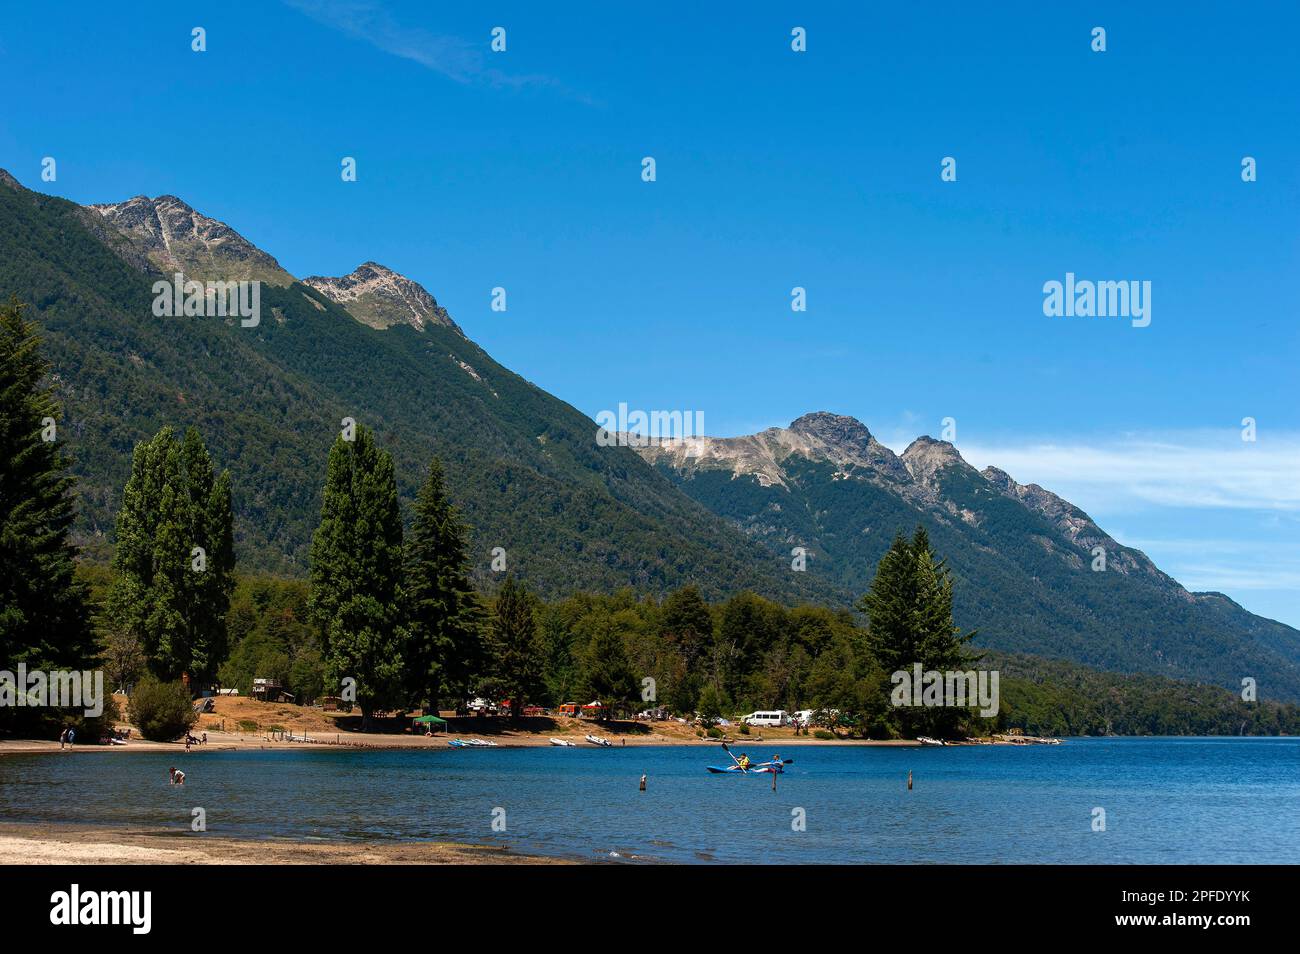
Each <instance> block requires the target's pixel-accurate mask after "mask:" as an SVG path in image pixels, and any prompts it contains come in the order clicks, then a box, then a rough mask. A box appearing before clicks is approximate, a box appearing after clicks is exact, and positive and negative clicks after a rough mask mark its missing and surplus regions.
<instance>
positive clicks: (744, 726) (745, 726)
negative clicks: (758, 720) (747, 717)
mask: <svg viewBox="0 0 1300 954" xmlns="http://www.w3.org/2000/svg"><path fill="white" fill-rule="evenodd" d="M736 731H737V732H739V733H740V734H741V735H749V723H748V722H742V723H740V728H739V729H737V730H736Z"/></svg>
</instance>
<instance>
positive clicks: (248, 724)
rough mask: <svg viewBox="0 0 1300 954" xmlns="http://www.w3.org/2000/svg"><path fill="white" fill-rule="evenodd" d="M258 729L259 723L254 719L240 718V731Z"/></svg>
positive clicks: (254, 730)
mask: <svg viewBox="0 0 1300 954" xmlns="http://www.w3.org/2000/svg"><path fill="white" fill-rule="evenodd" d="M257 730H258V725H257V723H256V722H254V721H253V720H252V719H240V720H239V731H240V732H256V731H257Z"/></svg>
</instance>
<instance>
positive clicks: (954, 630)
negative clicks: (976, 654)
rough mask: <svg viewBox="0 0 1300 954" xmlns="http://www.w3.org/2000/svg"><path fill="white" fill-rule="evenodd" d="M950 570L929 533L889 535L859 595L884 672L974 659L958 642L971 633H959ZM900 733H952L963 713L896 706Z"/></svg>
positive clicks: (959, 666)
mask: <svg viewBox="0 0 1300 954" xmlns="http://www.w3.org/2000/svg"><path fill="white" fill-rule="evenodd" d="M952 586H953V585H952V575H951V574H950V572H949V571H948V568H947V566H945V565H944V563H943V561H941V560H938V559H936V557H935V555H934V553H933V551H932V550H931V549H930V538H929V535H928V534H927V533H926V532H925V529H924V528H923V527H917V529H916V533H915V534H914V535H913V537H912V539H911V540H910V541H909V540H907V539H906V538H904V537H903V536H902V535H901V534H899V535H898V536H896V537H894V541H893V543H892V544H890V547H889V550H888V552H887V553H886V554H885V555H884V557H883V558H882V559H881V561H880V565H879V567H878V569H877V571H876V576H875V579H873V580H872V581H871V589H870V591H869V592H868V593H866V594H865V595H864V596H863V597H862V598H861V599H860V600H859V601H858V608H859V609H860V610H862V612H864V613H865V614H866V616H867V621H868V625H867V640H868V645H869V647H870V650H871V654H872V655H873V656H874V657H875V660H876V662H877V663H878V665H879V666H880V668H881V669H882V670H883V671H884V672H885V673H886V674H891V675H892V674H893V673H896V672H905V673H907V674H908V678H909V679H911V678H912V676H913V672H914V666H915V665H916V664H917V663H919V664H920V665H921V671H922V672H923V673H924V672H929V671H932V670H933V671H938V672H946V671H954V670H963V669H964V668H965V667H966V666H968V665H970V664H971V663H972V662H974V658H972V657H970V656H968V655H967V653H966V652H965V651H964V649H963V648H962V647H963V646H964V644H965V643H967V642H969V641H970V640H971V639H972V638H973V637H974V636H975V634H974V633H973V632H971V633H967V634H966V635H964V636H963V635H961V630H960V629H959V628H958V627H957V625H956V624H955V623H954V622H953V617H952ZM896 715H897V719H898V724H899V725H900V727H901V729H902V731H903V733H904V734H905V735H911V734H915V733H916V732H918V731H919V732H929V733H932V734H951V733H952V732H954V731H955V729H956V727H957V725H958V723H959V722H960V721H961V720H962V719H963V718H965V717H966V716H967V715H968V713H967V712H966V711H965V710H958V709H953V708H951V707H947V706H941V707H925V708H912V707H898V708H897V709H896Z"/></svg>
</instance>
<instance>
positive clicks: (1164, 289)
mask: <svg viewBox="0 0 1300 954" xmlns="http://www.w3.org/2000/svg"><path fill="white" fill-rule="evenodd" d="M981 6H982V5H981ZM996 7H997V9H996V10H987V9H981V8H978V7H977V6H976V5H971V4H956V3H953V4H943V3H940V4H916V5H911V4H892V5H885V4H859V3H855V4H848V3H845V4H831V3H823V4H816V5H815V7H814V9H813V12H811V13H803V12H793V11H794V10H795V9H796V5H791V4H777V3H753V4H746V5H744V6H743V7H742V6H740V5H730V4H710V5H702V4H671V3H667V4H655V5H652V6H650V7H644V6H640V5H633V4H609V3H572V4H562V5H555V4H545V5H543V4H536V3H518V4H493V3H475V4H470V3H463V4H435V3H425V2H421V3H398V2H384V3H379V2H373V3H371V2H360V0H358V2H343V0H319V2H311V0H294V2H285V3H275V2H269V0H268V2H260V3H230V2H222V3H215V2H214V3H186V4H175V3H165V4H163V3H159V4H147V3H142V4H139V5H137V7H135V8H133V9H134V10H135V12H134V13H133V15H132V16H130V17H129V18H128V17H124V16H122V15H121V14H120V13H118V12H117V11H116V10H115V9H114V8H113V5H109V4H101V3H75V4H68V3H50V4H24V5H16V6H11V7H10V9H8V10H7V12H6V15H5V18H4V21H3V23H0V83H2V84H3V86H4V88H5V89H6V91H7V93H8V95H7V96H6V97H5V102H4V105H3V107H0V167H4V168H6V169H8V170H9V171H11V172H12V173H14V174H15V175H16V176H17V177H18V178H19V179H20V180H21V181H22V182H24V184H27V185H28V186H30V187H33V188H38V189H40V190H42V191H46V192H52V193H55V194H59V195H64V196H67V197H68V198H71V199H74V200H76V201H79V202H103V201H110V200H116V199H122V198H125V197H128V196H131V195H136V194H140V193H147V194H149V195H159V194H163V193H173V194H176V195H179V196H181V197H182V198H184V199H185V200H186V201H188V202H190V203H191V204H192V205H194V206H195V207H196V208H198V209H200V210H201V211H203V212H205V213H206V214H209V215H212V216H214V217H216V218H219V219H222V220H223V221H226V222H228V223H229V224H230V225H232V226H233V227H234V228H235V229H237V230H238V231H240V232H241V233H243V234H244V235H245V236H247V237H248V238H249V239H250V240H252V241H254V242H255V243H257V244H258V245H259V246H261V247H262V248H264V249H266V250H267V251H269V252H270V253H271V254H273V255H275V256H276V257H277V258H278V259H279V260H280V262H281V264H282V265H284V266H285V267H286V268H287V269H288V270H289V271H291V272H293V273H294V274H296V275H299V276H303V275H309V274H326V275H338V274H343V273H346V272H348V271H350V270H351V269H352V268H354V267H355V266H356V265H357V264H359V263H361V262H363V261H366V260H369V259H373V260H376V261H379V262H382V263H383V264H386V265H388V266H390V267H392V268H394V269H396V270H398V271H400V272H402V273H404V274H406V275H409V276H411V277H412V278H415V279H417V280H418V281H420V282H421V283H422V284H424V285H425V286H426V287H427V288H428V289H429V290H430V291H431V292H432V293H433V294H434V295H435V296H436V297H437V298H438V299H439V301H440V302H441V303H442V304H443V305H444V306H445V307H447V308H448V309H449V310H450V311H451V313H452V314H453V316H454V317H455V318H456V319H457V321H458V322H460V324H461V325H462V326H463V327H464V328H465V330H466V332H467V333H468V334H469V335H470V336H471V337H472V338H474V339H475V340H476V341H478V342H479V343H480V344H481V345H483V346H484V347H485V348H486V349H487V350H488V351H489V352H490V353H491V354H492V355H493V356H494V357H496V358H497V359H498V360H499V361H501V362H502V363H503V364H505V365H507V366H509V367H511V368H513V369H514V370H516V371H518V372H520V373H521V374H523V375H524V376H526V377H528V378H529V379H530V380H532V381H534V382H536V383H537V384H539V385H540V386H542V387H544V388H546V389H547V390H549V391H551V392H552V393H554V394H556V395H558V396H560V397H562V398H564V399H565V400H568V401H569V402H571V403H572V404H574V405H575V406H576V407H578V408H580V409H581V410H583V411H585V412H587V413H588V414H592V415H595V414H596V413H597V412H598V411H600V410H603V409H607V408H615V407H617V405H618V403H619V402H620V401H625V402H627V403H628V404H629V405H630V406H631V407H633V408H644V409H657V408H682V409H692V410H696V409H698V410H702V411H703V412H704V417H705V422H706V425H707V430H708V431H709V432H710V433H713V434H720V435H732V434H740V433H749V432H752V431H754V430H758V429H761V428H763V427H768V426H772V425H778V424H786V423H788V422H789V421H790V420H792V419H793V418H795V417H797V416H799V415H800V414H802V413H805V412H806V411H810V410H817V409H826V410H832V411H836V412H840V413H845V414H851V415H853V416H855V417H857V418H859V419H861V420H862V421H863V422H864V423H866V424H867V426H868V427H870V428H871V429H872V431H873V432H874V433H876V434H877V435H878V436H879V437H880V438H881V439H882V440H884V441H885V442H886V443H889V444H890V445H891V446H894V447H896V448H897V449H901V448H902V447H903V446H905V445H906V444H907V442H908V441H910V440H911V439H912V438H913V437H915V436H916V435H918V434H921V433H930V434H934V435H936V436H937V435H938V433H939V431H940V429H941V427H942V425H941V423H940V422H941V420H942V419H943V418H944V417H949V416H950V417H953V418H955V419H956V420H957V439H956V443H957V445H958V447H959V448H960V449H961V450H962V452H963V453H964V454H965V455H966V456H967V458H968V459H970V460H971V461H972V462H974V463H976V464H977V465H979V466H983V465H985V464H988V463H996V464H997V465H999V466H1001V467H1003V468H1004V469H1006V470H1007V471H1008V472H1010V473H1011V474H1012V475H1013V476H1014V477H1016V478H1017V479H1019V480H1021V481H1022V482H1030V481H1036V482H1039V483H1042V484H1043V485H1044V486H1047V487H1049V488H1050V489H1053V490H1055V491H1057V492H1059V493H1061V494H1062V495H1064V496H1066V497H1067V498H1069V499H1071V500H1072V501H1074V502H1075V503H1077V504H1079V505H1080V506H1082V507H1083V508H1084V509H1086V510H1088V511H1089V512H1090V513H1091V514H1092V515H1093V516H1094V518H1096V519H1097V520H1098V521H1099V522H1100V523H1101V524H1102V526H1103V527H1105V528H1106V529H1108V530H1110V531H1111V532H1112V533H1114V534H1115V535H1116V536H1117V537H1119V539H1120V540H1121V541H1123V542H1125V543H1130V544H1133V545H1138V546H1141V547H1143V549H1145V550H1146V551H1147V552H1148V553H1149V554H1150V555H1151V556H1152V558H1153V559H1155V560H1156V561H1157V563H1159V564H1160V565H1161V566H1162V567H1164V568H1165V569H1167V570H1169V571H1170V572H1171V573H1173V574H1174V576H1176V577H1177V578H1178V579H1180V580H1181V581H1183V582H1184V583H1186V584H1187V585H1189V586H1191V587H1193V588H1197V589H1218V590H1222V591H1223V592H1226V593H1228V594H1229V595H1231V596H1233V597H1234V598H1235V599H1237V600H1238V601H1240V602H1241V603H1243V605H1245V606H1246V607H1248V608H1249V609H1252V610H1254V611H1256V612H1260V613H1262V614H1264V615H1268V616H1272V617H1274V618H1278V619H1282V620H1284V621H1286V622H1289V623H1291V624H1293V625H1300V486H1298V485H1300V419H1298V418H1300V412H1298V411H1297V403H1298V402H1297V391H1298V390H1300V387H1298V385H1297V374H1296V364H1297V357H1298V356H1300V330H1298V329H1297V314H1296V310H1297V306H1296V296H1295V291H1294V283H1295V281H1296V278H1297V276H1300V268H1298V267H1297V266H1300V229H1297V223H1298V222H1300V175H1298V173H1297V163H1296V156H1297V146H1298V145H1300V142H1298V140H1300V124H1297V123H1296V116H1297V115H1300V109H1298V108H1297V107H1300V82H1297V80H1298V79H1300V67H1297V65H1296V60H1295V55H1294V50H1293V47H1294V37H1295V35H1296V33H1297V31H1300V12H1297V9H1298V8H1297V7H1296V6H1295V5H1294V4H1291V3H1272V4H1270V3H1264V4H1259V5H1253V6H1252V7H1251V8H1250V9H1249V11H1244V10H1242V9H1241V8H1239V7H1235V6H1233V5H1230V4H1222V5H1217V6H1216V5H1196V6H1194V7H1192V8H1188V7H1185V6H1182V5H1179V6H1178V7H1174V6H1172V5H1166V4H1151V5H1135V4H1124V3H1117V4H1107V3H1089V4H1084V3H1059V4H1042V3H1030V2H1026V3H1005V4H997V5H996ZM1175 11H1179V12H1178V15H1175ZM195 26H201V27H203V28H204V29H205V30H206V31H207V44H208V50H207V52H204V53H195V52H193V51H192V50H191V48H190V40H191V36H190V31H191V29H192V28H193V27H195ZM496 26H503V27H505V29H506V39H507V51H506V52H505V53H493V52H491V51H490V49H489V42H490V39H491V30H492V28H493V27H496ZM795 26H802V27H805V28H806V30H807V36H808V50H807V52H805V53H794V52H793V51H791V49H790V30H791V28H792V27H795ZM1095 26H1102V27H1104V28H1105V29H1106V31H1107V36H1106V40H1107V50H1106V52H1105V53H1094V52H1093V51H1092V50H1091V49H1090V41H1091V30H1092V28H1093V27H1095ZM45 156H53V157H55V158H56V159H57V161H58V179H57V181H56V182H51V183H42V182H41V181H40V162H41V159H42V158H43V157H45ZM344 156H352V157H355V158H356V160H357V168H358V179H357V181H356V182H354V183H344V182H342V181H341V179H340V176H339V163H340V160H341V158H342V157H344ZM643 156H653V157H655V159H656V162H657V173H658V180H657V181H656V182H654V183H646V182H643V181H641V177H640V171H641V165H640V162H641V159H642V157H643ZM945 156H952V157H954V158H955V159H956V160H957V181H955V182H941V181H940V175H939V172H940V161H941V160H942V159H943V157H945ZM1244 156H1253V157H1255V159H1256V160H1257V162H1258V181H1257V182H1254V183H1243V182H1242V181H1241V175H1240V170H1241V160H1242V157H1244ZM1066 272H1074V273H1075V274H1076V275H1077V276H1079V277H1080V278H1091V279H1095V280H1139V281H1150V282H1151V283H1152V303H1151V304H1152V321H1151V325H1150V326H1149V327H1147V328H1133V327H1131V325H1130V323H1129V322H1128V321H1127V320H1123V319H1084V318H1048V317H1045V316H1044V315H1043V311H1042V302H1043V293H1042V286H1043V283H1044V282H1046V281H1049V280H1053V279H1056V280H1063V279H1064V276H1065V273H1066ZM498 285H499V286H504V287H505V288H506V289H507V293H508V296H509V299H508V300H509V310H508V311H507V312H505V313H497V312H493V311H491V310H490V308H489V301H490V291H491V289H492V288H493V287H494V286H498ZM796 285H799V286H803V287H805V288H806V289H807V294H808V310H807V311H806V312H804V313H794V312H792V311H791V310H790V290H791V288H792V287H793V286H796ZM1247 416H1249V417H1253V418H1255V419H1256V420H1257V422H1258V428H1259V431H1258V434H1259V437H1258V440H1257V441H1256V442H1255V443H1244V442H1242V441H1241V439H1240V422H1241V419H1242V418H1243V417H1247Z"/></svg>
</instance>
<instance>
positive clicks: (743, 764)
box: [736, 752, 749, 772]
mask: <svg viewBox="0 0 1300 954" xmlns="http://www.w3.org/2000/svg"><path fill="white" fill-rule="evenodd" d="M736 764H737V765H739V766H740V770H741V771H742V772H744V771H746V770H748V768H749V756H748V755H746V754H745V753H744V752H741V753H740V758H738V759H736Z"/></svg>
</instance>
